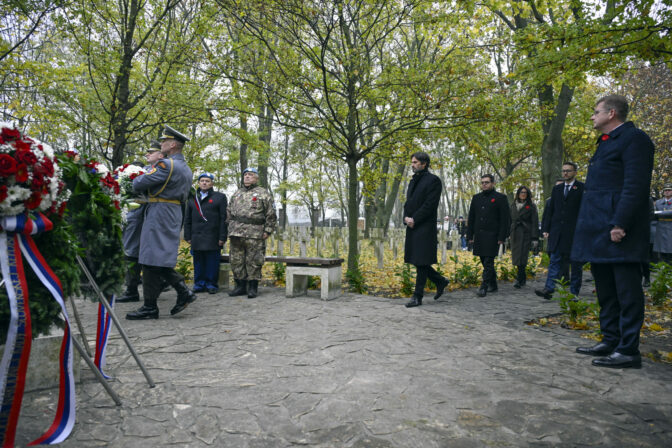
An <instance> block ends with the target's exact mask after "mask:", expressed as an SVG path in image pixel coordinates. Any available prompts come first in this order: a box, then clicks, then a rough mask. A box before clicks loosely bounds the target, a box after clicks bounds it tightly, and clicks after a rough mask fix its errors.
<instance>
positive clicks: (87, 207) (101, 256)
mask: <svg viewBox="0 0 672 448" xmlns="http://www.w3.org/2000/svg"><path fill="white" fill-rule="evenodd" d="M90 165H91V163H90V162H87V161H85V160H83V159H82V160H77V161H76V160H75V159H73V158H72V157H69V156H63V155H61V156H59V166H60V167H61V169H62V170H63V182H65V184H66V186H67V188H68V189H69V190H70V191H71V192H72V194H71V196H70V199H69V200H68V205H67V208H66V211H65V217H66V219H67V220H68V222H69V223H70V224H71V226H72V230H73V233H74V234H75V236H76V237H77V240H78V243H79V246H80V247H81V248H82V249H83V258H84V261H85V263H86V265H87V267H88V268H89V271H90V272H91V274H92V275H93V277H94V278H95V280H96V283H97V284H98V286H99V287H100V289H101V291H103V293H105V294H106V295H107V296H111V295H112V294H116V293H119V292H120V290H121V286H122V285H123V283H124V282H123V280H124V274H125V272H126V260H125V257H124V247H123V243H122V239H121V227H122V219H121V211H120V209H119V208H118V207H119V203H118V202H117V203H115V199H114V198H112V197H111V196H110V194H109V193H108V192H106V191H104V189H103V185H102V184H101V182H100V177H101V176H100V174H99V173H97V172H94V171H95V169H94V168H91V166H90ZM82 283H83V284H86V283H88V282H87V279H86V277H84V276H83V275H82ZM82 293H83V294H84V295H85V296H86V297H88V298H90V299H92V300H97V299H98V298H97V296H96V295H95V293H94V291H93V290H91V289H90V288H83V289H82Z"/></svg>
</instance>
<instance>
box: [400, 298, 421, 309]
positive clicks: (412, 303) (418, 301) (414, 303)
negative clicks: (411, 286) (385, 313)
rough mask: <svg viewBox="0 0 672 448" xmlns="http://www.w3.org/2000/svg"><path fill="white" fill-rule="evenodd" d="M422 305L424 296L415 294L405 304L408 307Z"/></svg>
mask: <svg viewBox="0 0 672 448" xmlns="http://www.w3.org/2000/svg"><path fill="white" fill-rule="evenodd" d="M420 305H422V297H416V296H413V297H411V300H409V301H408V302H407V303H406V305H404V306H405V307H406V308H413V307H414V306H420Z"/></svg>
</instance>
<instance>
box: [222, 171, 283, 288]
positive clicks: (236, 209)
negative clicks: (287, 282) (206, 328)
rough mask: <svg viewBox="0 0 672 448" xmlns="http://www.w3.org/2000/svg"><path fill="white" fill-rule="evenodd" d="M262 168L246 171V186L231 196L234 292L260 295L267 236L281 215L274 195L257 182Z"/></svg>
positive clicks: (244, 174)
mask: <svg viewBox="0 0 672 448" xmlns="http://www.w3.org/2000/svg"><path fill="white" fill-rule="evenodd" d="M258 181H259V172H258V171H257V170H256V169H255V168H246V169H245V170H244V171H243V187H242V188H240V189H239V190H238V191H236V192H235V193H234V194H233V196H232V197H231V201H230V202H229V206H228V208H227V209H226V220H227V222H228V224H229V241H230V249H229V251H230V252H231V253H230V262H231V271H233V279H234V281H235V282H236V287H235V288H234V289H233V291H231V292H230V293H229V295H230V296H243V295H245V294H247V297H248V298H250V299H253V298H255V297H257V294H258V292H257V288H258V286H259V280H261V267H262V266H263V265H264V257H265V253H266V239H267V238H268V237H269V236H270V235H271V233H273V231H274V230H275V225H276V222H277V220H278V217H277V216H276V214H275V206H274V205H273V197H272V196H271V194H270V193H269V192H268V191H267V190H266V189H264V188H262V187H260V186H258V185H257V182H258Z"/></svg>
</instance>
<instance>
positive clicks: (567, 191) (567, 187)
mask: <svg viewBox="0 0 672 448" xmlns="http://www.w3.org/2000/svg"><path fill="white" fill-rule="evenodd" d="M569 187H570V185H567V184H565V197H567V195H568V194H569Z"/></svg>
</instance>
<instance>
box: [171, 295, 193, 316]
mask: <svg viewBox="0 0 672 448" xmlns="http://www.w3.org/2000/svg"><path fill="white" fill-rule="evenodd" d="M194 300H196V294H194V293H193V292H191V290H189V289H187V290H186V292H183V293H182V294H180V295H179V296H177V302H175V306H174V307H173V308H172V309H171V310H170V315H171V316H174V315H176V314H177V313H179V312H180V311H184V309H185V308H186V307H187V306H188V305H189V304H190V303H192V302H193V301H194Z"/></svg>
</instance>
